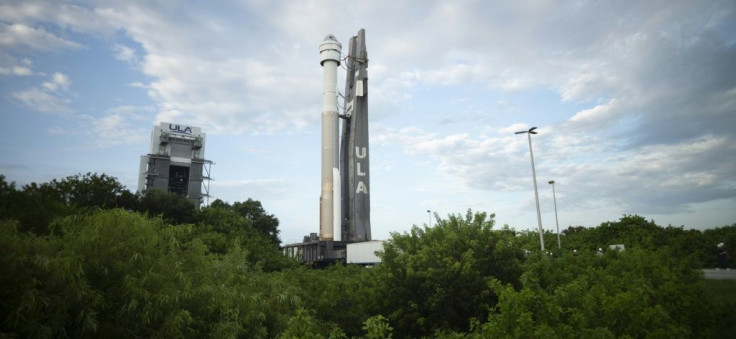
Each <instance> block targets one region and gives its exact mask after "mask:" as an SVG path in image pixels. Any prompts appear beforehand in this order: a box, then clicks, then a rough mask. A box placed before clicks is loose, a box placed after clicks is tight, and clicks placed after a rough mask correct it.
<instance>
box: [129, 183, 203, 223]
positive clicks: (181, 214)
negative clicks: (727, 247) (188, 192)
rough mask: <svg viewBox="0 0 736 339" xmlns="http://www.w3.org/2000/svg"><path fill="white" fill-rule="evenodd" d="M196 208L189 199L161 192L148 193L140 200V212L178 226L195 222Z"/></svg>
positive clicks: (152, 191)
mask: <svg viewBox="0 0 736 339" xmlns="http://www.w3.org/2000/svg"><path fill="white" fill-rule="evenodd" d="M195 210H196V207H195V206H194V205H193V204H192V202H191V201H189V199H187V198H185V197H182V196H180V195H178V194H175V193H171V192H165V191H160V190H151V191H149V192H146V194H144V195H143V197H142V198H141V200H140V205H139V211H141V212H146V213H148V214H149V215H152V216H158V215H161V216H163V218H164V220H166V222H168V223H171V224H174V225H178V224H187V223H193V222H194V221H195Z"/></svg>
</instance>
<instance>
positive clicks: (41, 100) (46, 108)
mask: <svg viewBox="0 0 736 339" xmlns="http://www.w3.org/2000/svg"><path fill="white" fill-rule="evenodd" d="M11 97H12V98H13V99H15V100H18V101H20V102H21V103H22V104H23V105H25V106H26V107H28V108H30V109H33V110H35V111H39V112H44V113H57V114H64V113H70V112H72V111H73V109H72V108H71V107H70V106H69V99H66V98H64V97H61V96H57V95H55V94H54V93H51V92H49V91H46V90H43V89H40V88H37V87H31V88H28V89H26V90H23V91H18V92H13V93H11Z"/></svg>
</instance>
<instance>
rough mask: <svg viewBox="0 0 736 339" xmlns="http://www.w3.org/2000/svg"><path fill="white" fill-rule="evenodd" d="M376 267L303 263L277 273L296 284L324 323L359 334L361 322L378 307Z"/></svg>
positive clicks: (308, 304) (307, 302)
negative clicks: (325, 266)
mask: <svg viewBox="0 0 736 339" xmlns="http://www.w3.org/2000/svg"><path fill="white" fill-rule="evenodd" d="M373 277H374V274H373V270H372V269H368V268H364V267H360V266H352V265H351V266H343V265H334V266H330V267H327V268H325V269H319V270H317V269H309V268H306V267H300V268H299V269H295V270H286V271H283V272H280V273H279V274H278V275H276V278H277V279H278V280H280V281H284V282H285V283H286V285H288V286H293V288H295V292H294V293H297V294H298V295H299V297H300V299H301V301H302V303H303V304H304V305H305V307H306V306H308V307H309V308H310V309H311V310H313V311H314V314H315V316H316V317H317V318H318V319H319V320H320V321H322V322H324V323H332V324H336V325H337V326H339V328H340V329H341V330H342V331H344V332H345V334H346V335H347V336H349V337H355V336H359V335H360V334H361V333H362V332H363V331H362V328H361V323H362V322H363V321H364V320H365V319H367V318H368V317H370V316H371V315H372V314H375V313H372V312H374V311H375V308H376V298H377V295H376V292H377V286H375V282H374V279H373Z"/></svg>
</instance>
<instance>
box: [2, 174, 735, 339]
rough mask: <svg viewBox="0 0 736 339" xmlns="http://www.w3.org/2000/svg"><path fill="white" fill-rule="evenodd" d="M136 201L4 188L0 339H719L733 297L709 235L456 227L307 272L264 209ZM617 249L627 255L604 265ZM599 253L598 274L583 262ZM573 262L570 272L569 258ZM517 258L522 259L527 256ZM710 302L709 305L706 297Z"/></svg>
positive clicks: (111, 185) (613, 225)
mask: <svg viewBox="0 0 736 339" xmlns="http://www.w3.org/2000/svg"><path fill="white" fill-rule="evenodd" d="M185 203H188V202H187V201H186V199H182V198H180V197H177V196H174V195H169V194H166V193H160V192H159V193H154V192H151V193H149V194H147V195H145V196H138V195H135V194H132V193H130V192H128V191H126V190H125V188H124V187H123V186H122V185H120V184H119V183H118V182H117V180H116V179H115V178H112V177H109V176H106V175H104V174H103V175H97V174H86V175H77V176H72V177H68V178H65V179H62V180H59V181H57V180H54V181H51V182H49V183H44V184H40V185H38V184H30V185H26V186H23V187H22V188H20V189H19V188H16V187H15V185H13V184H11V183H7V182H6V181H5V179H4V177H2V176H0V246H1V247H2V248H3V250H2V255H1V256H0V267H1V268H2V272H1V274H0V286H1V287H2V288H1V289H0V300H2V303H1V304H0V322H1V323H0V324H1V327H0V337H75V338H76V337H123V338H136V337H161V338H171V337H190V338H200V337H217V338H235V337H238V338H272V337H282V338H328V337H329V338H348V337H366V338H390V337H396V338H406V337H422V336H427V337H443V338H488V337H515V338H527V337H553V338H554V337H566V338H567V337H571V338H590V337H597V338H614V337H621V336H628V337H704V338H705V337H717V336H719V335H723V334H728V333H734V330H736V328H734V324H736V321H735V320H736V319H735V318H734V315H733V312H732V310H733V309H734V307H735V306H736V297H734V295H733V293H734V291H736V285H734V284H733V283H732V282H718V284H713V283H712V282H708V281H704V280H703V277H702V273H701V272H700V270H699V269H700V268H702V267H704V265H705V267H714V266H715V254H714V252H713V251H714V249H715V244H717V243H719V242H724V243H726V244H727V245H728V246H729V247H730V248H733V245H734V242H735V241H736V225H732V226H726V227H721V228H717V229H713V230H707V231H704V232H700V231H693V230H684V229H683V228H681V227H672V226H668V227H660V226H657V225H656V224H655V223H654V222H652V221H647V220H646V219H645V218H642V217H639V216H624V217H623V218H621V219H620V220H618V221H615V222H606V223H603V224H601V225H600V226H598V227H595V228H579V227H573V228H569V229H567V230H565V231H564V232H563V235H562V244H563V250H562V251H559V252H558V251H556V250H555V249H556V241H557V238H556V235H555V234H551V233H547V234H545V243H546V244H547V248H548V249H552V252H554V254H553V255H549V254H547V253H541V252H540V251H539V250H535V249H538V248H539V237H538V235H537V234H536V233H534V232H517V231H515V230H513V229H511V228H510V227H508V226H504V227H501V228H497V227H496V226H495V225H494V219H493V218H494V216H493V215H487V214H485V213H473V212H471V211H468V213H466V214H464V215H449V216H448V217H447V218H439V217H438V218H436V219H437V223H436V225H435V226H434V227H431V228H429V227H418V226H415V227H413V228H412V229H411V230H410V231H409V232H406V233H402V234H398V233H395V234H392V236H391V238H390V239H389V240H388V241H387V242H386V243H385V248H384V251H383V253H381V257H382V260H383V262H382V263H381V264H380V265H378V266H376V267H374V268H372V269H368V268H363V267H353V266H343V265H336V266H333V267H329V268H327V269H322V270H313V269H309V268H306V267H304V266H301V265H299V264H298V263H296V262H294V261H293V260H291V259H289V258H286V257H285V256H283V255H282V254H281V252H280V250H279V248H278V244H279V240H278V219H276V218H275V216H273V215H271V214H268V213H267V212H266V211H265V210H264V209H263V207H262V206H261V204H260V202H258V201H256V200H252V199H248V200H247V201H245V202H236V203H233V204H232V205H231V204H228V203H225V202H222V201H215V202H214V203H212V204H211V205H210V206H209V207H204V208H202V209H201V210H197V209H195V208H194V207H193V206H191V205H188V206H187V205H186V204H185ZM610 244H625V245H626V250H625V251H624V252H616V251H613V250H610V249H608V248H607V245H610ZM598 248H603V249H604V250H606V251H605V253H604V254H603V255H602V256H598V255H596V254H595V253H596V250H597V249H598ZM573 249H577V254H574V253H573ZM528 250H530V252H528ZM714 288H717V290H714Z"/></svg>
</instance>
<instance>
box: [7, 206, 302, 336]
mask: <svg viewBox="0 0 736 339" xmlns="http://www.w3.org/2000/svg"><path fill="white" fill-rule="evenodd" d="M1 231H2V232H3V233H2V238H1V239H2V246H3V247H4V249H7V250H5V251H3V254H2V259H1V260H2V265H3V268H4V270H5V271H4V272H3V275H2V279H3V281H2V283H3V286H4V287H5V288H4V289H3V290H2V293H3V294H2V298H3V306H2V307H3V308H2V314H1V315H0V316H2V321H3V324H6V325H4V326H5V327H4V328H3V330H2V332H3V333H5V334H7V335H11V334H14V335H19V336H23V337H27V336H61V337H65V336H71V337H78V336H85V335H87V336H90V335H92V336H96V337H110V336H125V337H128V336H143V337H167V338H168V337H201V336H205V335H214V336H216V337H222V336H225V337H232V336H243V337H255V338H257V337H270V336H275V335H276V334H278V333H280V332H281V331H282V330H283V328H285V327H286V322H287V320H288V317H289V313H290V312H291V310H292V309H293V308H294V307H295V306H298V298H294V297H292V296H289V295H284V292H283V289H285V287H286V286H284V285H283V284H280V283H278V282H274V281H271V279H270V277H269V276H267V275H264V274H263V273H261V271H260V270H253V269H252V267H251V265H250V264H249V263H248V261H247V255H248V253H247V250H246V249H243V248H240V247H239V245H234V246H233V247H232V248H230V249H229V250H228V253H226V254H224V255H212V254H208V253H207V252H208V251H207V250H208V249H207V246H206V245H204V243H203V242H202V241H201V240H199V239H198V238H196V237H192V236H191V235H192V233H193V227H192V226H185V227H182V226H179V227H173V226H169V225H166V224H165V223H164V222H163V221H162V220H161V219H146V218H144V217H142V216H140V215H138V214H135V213H130V212H125V211H122V210H112V211H100V212H96V213H93V214H91V215H89V216H82V217H67V218H65V219H63V220H61V221H59V222H58V223H56V224H55V225H54V227H53V234H51V235H48V236H44V237H39V236H35V235H30V234H23V233H20V232H18V231H17V230H16V229H15V223H14V222H9V221H4V222H3V224H2V230H1ZM182 239H190V240H184V241H183V240H182Z"/></svg>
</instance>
